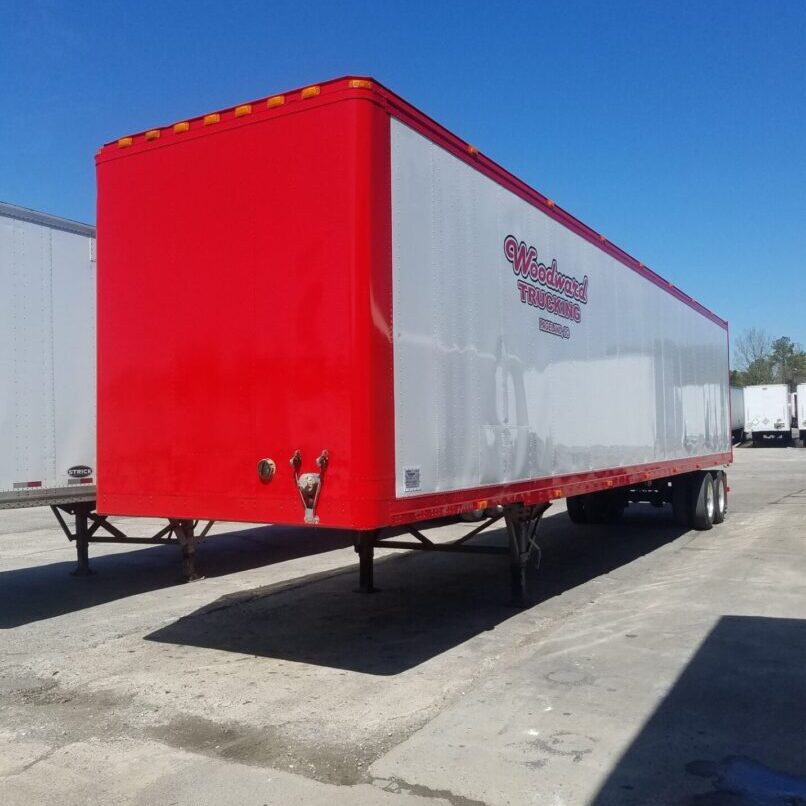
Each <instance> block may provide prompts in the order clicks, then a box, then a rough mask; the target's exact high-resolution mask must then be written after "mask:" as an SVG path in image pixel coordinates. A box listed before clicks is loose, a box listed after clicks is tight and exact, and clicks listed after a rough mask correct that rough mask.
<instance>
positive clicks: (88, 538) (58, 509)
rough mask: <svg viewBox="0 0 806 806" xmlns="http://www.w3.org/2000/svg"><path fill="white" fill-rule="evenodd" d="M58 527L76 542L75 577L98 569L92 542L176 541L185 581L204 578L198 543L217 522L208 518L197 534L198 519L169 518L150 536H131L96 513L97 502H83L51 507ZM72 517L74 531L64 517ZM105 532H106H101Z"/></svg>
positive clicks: (149, 542) (92, 572) (165, 542)
mask: <svg viewBox="0 0 806 806" xmlns="http://www.w3.org/2000/svg"><path fill="white" fill-rule="evenodd" d="M51 510H52V511H53V514H54V515H55V516H56V520H57V521H58V522H59V526H61V527H62V531H63V532H64V533H65V535H66V536H67V539H68V540H69V541H70V542H71V543H72V542H75V544H76V558H77V565H76V568H75V570H74V571H72V574H73V576H90V575H91V574H94V573H95V572H94V571H93V570H92V569H91V568H90V561H89V547H90V543H135V544H142V543H146V544H151V545H155V544H167V543H176V544H178V545H179V546H180V547H181V549H182V578H183V579H184V581H185V582H192V581H193V580H195V579H201V576H199V574H198V573H197V571H196V546H197V545H198V544H199V542H201V540H202V539H203V538H204V537H205V536H206V535H207V533H208V532H209V531H210V529H211V528H212V526H213V524H214V523H215V521H208V522H207V524H206V525H205V527H204V529H202V531H201V532H199V533H198V534H197V533H196V527H197V526H198V524H199V522H198V521H193V520H169V521H168V525H167V526H164V527H163V528H162V529H160V530H159V531H158V532H157V533H156V534H154V535H152V536H151V537H129V536H128V535H127V534H125V533H124V532H122V531H121V530H120V529H118V528H117V527H116V526H113V525H112V524H111V523H109V521H108V520H107V516H106V515H99V514H98V513H97V512H95V502H94V501H81V502H78V503H75V504H56V505H54V506H51ZM65 515H69V516H72V517H73V518H74V520H75V532H73V531H71V530H70V527H69V526H68V525H67V522H66V520H65V518H64V516H65ZM101 532H103V533H101Z"/></svg>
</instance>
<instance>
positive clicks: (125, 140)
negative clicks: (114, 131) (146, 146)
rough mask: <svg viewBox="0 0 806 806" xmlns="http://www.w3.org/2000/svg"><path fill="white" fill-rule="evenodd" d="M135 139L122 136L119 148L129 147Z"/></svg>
mask: <svg viewBox="0 0 806 806" xmlns="http://www.w3.org/2000/svg"><path fill="white" fill-rule="evenodd" d="M133 142H134V140H133V139H132V138H131V137H121V138H120V140H118V148H128V147H129V146H130V145H131V144H132V143H133Z"/></svg>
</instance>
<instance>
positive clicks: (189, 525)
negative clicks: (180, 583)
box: [173, 520, 201, 582]
mask: <svg viewBox="0 0 806 806" xmlns="http://www.w3.org/2000/svg"><path fill="white" fill-rule="evenodd" d="M193 529H194V524H193V521H191V520H178V521H173V530H174V534H175V535H176V539H177V541H178V542H179V545H180V546H181V547H182V578H183V579H184V580H185V582H193V581H194V580H196V579H201V577H200V576H199V574H198V573H197V572H196V543H197V542H198V540H197V538H196V535H195V534H194V532H193Z"/></svg>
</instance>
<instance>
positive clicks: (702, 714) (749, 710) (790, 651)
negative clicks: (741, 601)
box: [591, 616, 806, 806]
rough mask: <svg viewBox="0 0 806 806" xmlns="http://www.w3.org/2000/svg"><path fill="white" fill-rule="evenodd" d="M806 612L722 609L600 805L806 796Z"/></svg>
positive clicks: (699, 805) (744, 803) (783, 805)
mask: <svg viewBox="0 0 806 806" xmlns="http://www.w3.org/2000/svg"><path fill="white" fill-rule="evenodd" d="M805 659H806V620H802V619H781V618H762V617H754V616H723V617H722V618H721V619H720V620H719V621H718V622H717V624H716V626H715V627H714V629H713V630H712V631H711V633H710V634H709V635H708V636H707V638H706V639H705V641H703V643H702V645H701V646H700V648H699V649H698V651H697V652H696V654H695V655H694V657H693V658H692V660H691V661H690V663H689V664H688V665H687V666H686V668H685V669H684V671H683V673H682V674H681V675H680V677H679V678H678V679H677V682H676V683H675V685H674V686H673V687H672V688H671V690H670V691H669V693H668V694H667V695H666V697H665V698H664V699H663V701H662V702H661V703H660V705H659V706H658V708H657V710H656V711H655V712H654V713H653V715H652V716H651V717H650V718H649V720H648V721H647V722H646V724H645V725H644V727H643V729H642V730H641V732H640V733H639V734H638V736H637V737H636V739H635V740H634V741H633V743H632V744H631V745H630V747H629V748H628V749H627V751H626V752H625V753H624V755H623V756H622V757H621V759H620V760H619V761H618V762H617V764H616V766H615V767H614V769H613V771H612V772H611V773H610V775H609V776H608V778H607V779H606V780H605V783H604V784H603V786H602V787H601V789H600V790H599V793H598V794H597V796H596V797H595V798H594V799H593V800H592V801H591V803H592V804H593V806H637V805H638V804H645V803H679V804H688V806H762V804H763V805H764V806H797V805H798V804H806V733H805V732H804V731H805V730H806V728H805V727H804V726H806V677H804V674H803V669H804V660H805Z"/></svg>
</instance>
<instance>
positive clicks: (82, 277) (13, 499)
mask: <svg viewBox="0 0 806 806" xmlns="http://www.w3.org/2000/svg"><path fill="white" fill-rule="evenodd" d="M95 265H96V264H95V228H94V227H91V226H89V225H87V224H79V223H77V222H75V221H68V220H66V219H63V218H57V217H55V216H51V215H47V214H45V213H39V212H35V211H33V210H27V209H25V208H22V207H16V206H14V205H11V204H5V203H0V289H2V293H0V508H2V509H8V508H12V507H27V506H39V505H56V504H70V503H76V502H88V501H92V500H93V499H94V498H95V483H94V482H95V476H94V472H95V471H94V468H95Z"/></svg>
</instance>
